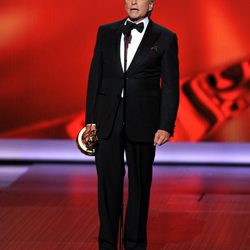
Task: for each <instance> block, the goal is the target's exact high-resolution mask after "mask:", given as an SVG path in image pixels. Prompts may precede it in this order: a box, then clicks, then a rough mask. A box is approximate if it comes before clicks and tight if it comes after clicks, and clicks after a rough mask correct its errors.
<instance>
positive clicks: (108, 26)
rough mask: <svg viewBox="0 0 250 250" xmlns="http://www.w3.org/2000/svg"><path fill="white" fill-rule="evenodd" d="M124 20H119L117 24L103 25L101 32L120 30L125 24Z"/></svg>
mask: <svg viewBox="0 0 250 250" xmlns="http://www.w3.org/2000/svg"><path fill="white" fill-rule="evenodd" d="M123 22H124V20H119V21H116V22H112V23H107V24H102V25H100V26H99V28H100V29H101V30H111V31H112V30H116V29H118V28H119V27H120V26H121V25H122V24H123Z"/></svg>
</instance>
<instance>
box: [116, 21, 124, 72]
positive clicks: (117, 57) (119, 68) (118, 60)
mask: <svg viewBox="0 0 250 250" xmlns="http://www.w3.org/2000/svg"><path fill="white" fill-rule="evenodd" d="M125 20H126V19H124V20H122V21H121V25H120V26H119V27H118V29H117V31H116V32H115V39H114V53H115V55H114V56H115V61H116V62H117V64H116V65H117V66H118V70H119V71H120V73H122V74H123V69H122V64H121V55H120V44H121V35H122V27H123V25H124V22H125Z"/></svg>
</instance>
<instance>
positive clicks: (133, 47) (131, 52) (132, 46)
mask: <svg viewBox="0 0 250 250" xmlns="http://www.w3.org/2000/svg"><path fill="white" fill-rule="evenodd" d="M128 20H129V21H130V22H131V20H130V19H129V18H128V19H127V20H126V21H125V23H124V25H126V23H127V21H128ZM142 22H143V23H144V29H143V31H142V32H141V33H140V32H139V31H138V30H137V29H132V31H131V36H132V39H131V42H130V43H129V45H128V51H127V69H128V68H129V65H130V64H131V62H132V60H133V58H134V56H135V53H136V51H137V49H138V47H139V45H140V43H141V40H142V38H143V36H144V34H145V31H146V29H147V26H148V23H149V19H148V17H145V18H144V19H143V20H141V21H140V22H138V23H142ZM138 23H136V24H138ZM120 58H121V65H122V69H123V71H124V35H123V34H122V35H121V43H120ZM121 97H123V90H122V94H121Z"/></svg>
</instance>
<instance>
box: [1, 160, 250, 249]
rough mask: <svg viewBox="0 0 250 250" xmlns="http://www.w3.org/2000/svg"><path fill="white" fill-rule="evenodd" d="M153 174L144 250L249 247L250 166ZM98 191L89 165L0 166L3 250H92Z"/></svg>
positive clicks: (185, 168) (164, 168) (170, 168)
mask: <svg viewBox="0 0 250 250" xmlns="http://www.w3.org/2000/svg"><path fill="white" fill-rule="evenodd" d="M126 171H127V170H126ZM153 174H154V176H153V183H152V189H151V199H150V210H149V221H148V250H177V249H178V250H182V249H183V250H188V249H192V250H238V249H239V250H248V249H250V168H247V167H237V166H230V167H215V166H213V167H205V166H201V167H199V166H194V167H192V166H154V172H153ZM96 187H97V179H96V171H95V167H94V166H93V165H84V164H81V165H80V164H78V165H77V164H29V165H25V164H20V165H19V164H16V165H0V249H3V250H9V249H11V250H12V249H13V250H14V249H15V250H16V249H22V250H38V249H39V250H40V249H41V250H47V249H48V250H52V249H58V250H64V249H65V250H78V249H82V250H97V249H98V248H97V234H98V214H97V194H96ZM124 191H125V206H126V199H127V175H126V179H125V190H124Z"/></svg>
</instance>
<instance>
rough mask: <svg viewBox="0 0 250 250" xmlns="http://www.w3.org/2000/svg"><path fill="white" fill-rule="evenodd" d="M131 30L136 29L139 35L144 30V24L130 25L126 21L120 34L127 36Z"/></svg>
mask: <svg viewBox="0 0 250 250" xmlns="http://www.w3.org/2000/svg"><path fill="white" fill-rule="evenodd" d="M132 29H137V31H139V32H140V33H142V31H143V29H144V23H143V22H142V23H138V24H136V23H132V22H130V21H127V23H126V25H124V27H123V30H122V33H123V34H124V36H129V35H130V32H131V30H132Z"/></svg>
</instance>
